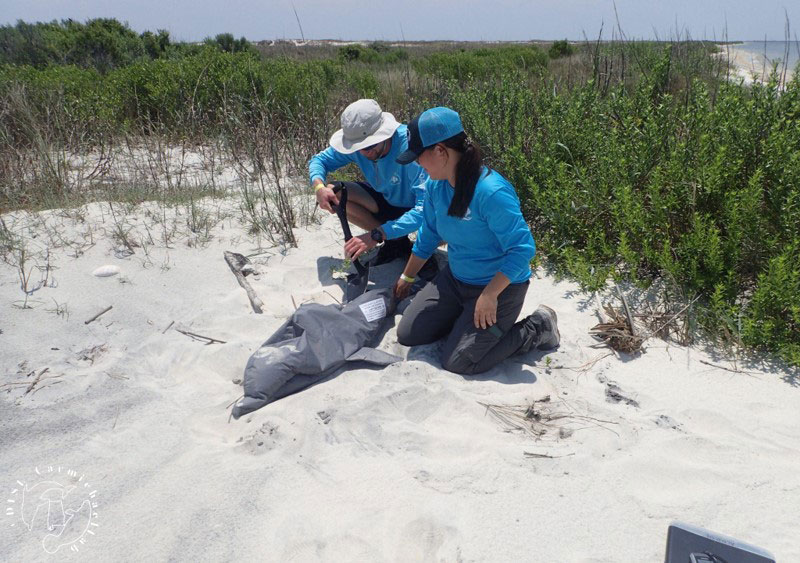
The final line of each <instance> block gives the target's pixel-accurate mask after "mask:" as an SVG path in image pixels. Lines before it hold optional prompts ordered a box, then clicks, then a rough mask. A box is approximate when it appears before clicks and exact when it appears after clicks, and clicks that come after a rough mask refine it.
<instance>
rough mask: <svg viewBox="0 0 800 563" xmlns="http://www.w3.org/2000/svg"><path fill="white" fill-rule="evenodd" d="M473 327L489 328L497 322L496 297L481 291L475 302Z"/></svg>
mask: <svg viewBox="0 0 800 563" xmlns="http://www.w3.org/2000/svg"><path fill="white" fill-rule="evenodd" d="M473 320H474V321H475V328H483V329H486V328H489V327H490V326H492V325H494V323H496V322H497V297H495V296H492V295H487V294H486V293H485V292H484V293H481V294H480V296H479V297H478V301H477V303H475V316H474V319H473Z"/></svg>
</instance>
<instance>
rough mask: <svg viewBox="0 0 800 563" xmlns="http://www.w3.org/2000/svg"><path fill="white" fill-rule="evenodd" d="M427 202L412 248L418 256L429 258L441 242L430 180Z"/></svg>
mask: <svg viewBox="0 0 800 563" xmlns="http://www.w3.org/2000/svg"><path fill="white" fill-rule="evenodd" d="M424 193H425V202H424V204H423V206H422V224H421V225H420V227H419V232H418V233H417V241H416V242H415V243H414V247H413V248H412V249H411V252H413V253H414V254H415V255H416V256H418V257H419V258H422V259H423V260H427V259H428V258H430V257H431V255H432V254H433V253H434V251H435V250H436V247H437V246H439V242H441V240H442V239H441V237H440V236H439V232H438V231H437V230H436V213H435V211H434V209H433V203H432V201H431V190H430V181H429V182H428V183H426V188H425V192H424Z"/></svg>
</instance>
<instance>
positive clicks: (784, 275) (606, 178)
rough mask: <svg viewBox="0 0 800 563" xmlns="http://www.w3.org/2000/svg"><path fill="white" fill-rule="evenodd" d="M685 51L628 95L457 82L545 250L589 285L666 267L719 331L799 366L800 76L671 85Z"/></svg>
mask: <svg viewBox="0 0 800 563" xmlns="http://www.w3.org/2000/svg"><path fill="white" fill-rule="evenodd" d="M670 63H671V61H670V54H669V53H665V54H662V57H661V59H660V61H659V62H658V63H657V64H656V65H655V66H654V67H653V68H652V69H651V72H650V73H649V74H648V75H647V76H646V77H643V78H642V79H641V80H640V81H639V83H638V85H637V87H636V89H635V90H634V91H633V92H631V93H628V92H626V90H625V89H624V88H623V87H621V86H620V87H618V88H616V89H614V90H612V91H611V92H610V93H609V95H605V96H604V95H603V94H602V92H601V90H600V89H599V88H598V86H597V84H595V83H591V82H590V83H589V84H587V85H585V86H582V87H580V88H576V89H575V90H573V91H571V92H569V93H566V94H563V95H558V96H554V95H553V93H552V90H549V89H548V88H546V87H545V88H541V89H539V90H533V89H531V88H530V87H529V85H528V84H526V83H525V82H523V81H519V80H518V81H508V80H504V81H502V82H501V81H494V82H492V83H491V84H485V85H484V86H483V87H480V88H470V89H466V90H463V89H462V90H458V89H456V90H454V92H453V102H454V105H455V106H456V107H458V108H459V109H460V110H461V112H462V116H463V117H464V119H465V121H466V123H467V124H468V126H469V128H470V129H471V130H472V131H473V132H474V134H475V136H476V138H478V139H479V140H481V141H483V142H484V143H485V145H486V148H487V150H488V152H489V153H490V154H491V155H492V159H493V163H494V164H495V165H496V166H497V167H498V168H499V169H500V170H502V171H503V172H504V173H506V174H507V175H508V176H509V177H510V178H511V179H512V181H513V183H514V184H515V186H516V187H517V190H518V191H519V193H520V197H521V199H522V201H523V207H524V211H525V213H526V216H527V217H528V219H529V221H530V222H531V224H532V225H533V228H534V232H535V236H536V237H537V240H538V242H539V245H540V248H542V249H543V250H544V252H545V253H546V254H547V256H548V257H549V258H551V259H552V260H553V261H554V262H555V263H556V264H557V265H559V266H560V267H561V268H563V269H564V270H566V271H568V272H569V273H570V274H572V275H574V276H576V277H577V278H578V279H580V280H581V281H582V282H583V283H584V284H585V286H587V287H590V288H598V287H602V286H604V285H605V283H606V281H607V279H608V278H609V276H611V277H616V278H618V279H627V280H632V281H634V282H637V283H640V284H642V285H647V284H649V283H651V282H653V281H654V280H657V279H666V280H668V281H670V282H671V283H673V284H675V286H677V287H678V288H680V289H681V290H682V291H684V292H685V293H686V294H688V295H689V296H690V297H692V298H693V297H695V296H700V297H701V299H700V301H701V302H702V303H704V304H705V305H706V308H705V309H704V311H703V313H702V315H701V317H702V319H701V321H702V322H703V323H704V325H705V327H706V328H708V329H709V331H710V333H712V334H714V333H717V334H720V333H728V334H739V335H740V337H741V339H742V341H743V342H744V343H745V344H746V345H748V346H751V347H754V348H762V349H765V350H772V351H778V352H779V353H781V354H782V355H783V356H784V358H786V359H787V360H789V361H791V362H793V363H795V364H798V363H800V252H798V250H800V246H798V241H799V240H800V206H798V203H800V78H795V80H794V82H792V84H791V85H790V86H789V88H788V90H787V91H786V92H784V93H783V94H781V95H779V93H778V89H777V85H776V83H774V82H773V83H772V84H768V85H756V86H753V87H752V88H745V87H742V86H740V85H738V84H722V85H720V86H719V88H718V90H717V92H716V94H715V98H714V99H713V101H712V95H711V92H710V91H709V88H708V86H706V85H705V84H704V83H702V82H700V81H694V82H693V83H692V84H691V87H690V88H687V89H686V90H685V91H681V92H679V93H678V94H677V95H675V94H673V93H671V92H670V90H669V88H668V85H669V84H670V83H671V82H672V78H673V77H672V76H670V74H671V72H672V71H674V69H675V68H676V67H675V65H672V64H670Z"/></svg>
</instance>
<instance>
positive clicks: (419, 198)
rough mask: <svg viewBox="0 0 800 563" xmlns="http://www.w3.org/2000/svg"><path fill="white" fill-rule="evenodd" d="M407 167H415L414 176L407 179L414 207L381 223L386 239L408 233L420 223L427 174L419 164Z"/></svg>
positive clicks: (417, 227) (416, 228)
mask: <svg viewBox="0 0 800 563" xmlns="http://www.w3.org/2000/svg"><path fill="white" fill-rule="evenodd" d="M408 168H416V169H417V175H416V178H410V179H409V184H410V185H411V190H412V191H413V192H414V207H412V208H411V209H409V210H408V211H406V212H405V213H404V214H403V215H401V216H400V217H398V218H397V219H394V220H392V221H387V222H386V223H384V224H383V225H381V228H382V229H383V232H384V233H386V238H387V239H394V238H399V237H402V236H404V235H407V234H408V233H413V232H414V231H416V230H418V229H419V228H420V226H421V225H422V210H423V208H424V207H425V185H426V183H427V181H428V174H427V172H425V169H424V168H422V167H421V166H416V167H410V166H409V167H408ZM412 173H413V172H412Z"/></svg>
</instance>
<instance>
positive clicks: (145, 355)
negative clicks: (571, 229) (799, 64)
mask: <svg viewBox="0 0 800 563" xmlns="http://www.w3.org/2000/svg"><path fill="white" fill-rule="evenodd" d="M220 216H222V215H220ZM178 219H180V218H178ZM4 220H5V222H6V224H7V225H8V226H9V227H11V226H12V225H13V226H14V229H15V230H17V232H22V233H24V237H25V240H26V242H27V244H28V245H29V247H30V248H31V249H33V250H32V251H36V252H38V254H36V256H37V258H36V263H37V264H38V265H39V266H40V267H41V268H44V271H43V270H39V269H34V270H33V280H34V281H37V280H41V279H42V275H44V274H45V273H47V274H48V276H49V279H48V286H47V287H42V288H41V289H39V290H38V291H36V292H34V293H33V294H32V295H31V296H30V298H29V304H31V302H32V305H33V308H30V309H22V308H20V306H21V305H22V304H23V301H24V294H23V293H22V291H20V288H19V285H20V282H19V278H18V271H17V270H16V269H15V268H13V267H12V266H10V265H8V264H5V263H0V329H2V334H0V366H2V372H0V373H1V376H0V377H2V379H0V386H2V387H0V389H2V391H0V478H2V480H1V481H0V482H1V483H2V490H3V492H4V494H5V495H6V498H3V502H4V503H5V504H6V512H5V513H4V514H1V515H0V518H2V519H4V520H3V522H2V524H3V525H2V526H0V560H7V561H35V560H44V559H46V558H47V557H51V556H48V554H47V553H46V552H45V550H44V547H45V544H43V541H44V539H45V538H46V536H47V534H48V530H47V529H46V524H45V522H46V518H44V519H42V518H39V519H38V520H35V521H33V522H32V526H31V529H30V530H29V529H28V527H27V526H26V525H25V521H24V520H23V517H22V510H21V502H20V498H21V491H22V490H24V487H25V486H30V485H32V484H35V483H37V482H40V481H42V480H43V479H45V478H47V476H50V477H53V478H54V480H56V481H59V482H61V483H62V484H64V483H65V482H71V483H73V484H75V485H76V489H75V491H74V492H72V493H70V494H69V495H67V496H65V497H64V498H65V500H64V508H67V507H68V506H70V507H72V509H77V507H78V506H79V505H80V504H81V502H80V500H81V498H82V497H81V495H82V494H83V493H84V492H86V494H88V488H83V487H82V486H81V485H82V483H83V481H80V480H79V476H83V477H84V480H86V481H89V482H91V485H92V487H91V488H92V491H95V495H94V497H92V499H93V502H95V504H96V507H95V514H96V519H95V520H94V522H93V523H94V524H96V526H93V527H92V528H91V529H90V532H91V533H89V534H83V535H82V537H83V540H85V543H79V542H78V543H74V544H68V543H67V542H66V539H65V540H64V545H63V546H62V547H61V549H60V550H59V551H58V552H57V554H58V556H60V557H64V558H65V559H67V560H78V559H81V560H88V561H140V560H156V561H162V560H180V561H221V560H224V561H228V560H262V561H398V562H401V561H402V562H407V561H543V562H549V561H592V562H600V561H607V562H618V561H658V560H659V559H663V552H664V545H665V538H666V531H667V526H668V525H669V523H670V522H671V521H672V520H675V519H679V520H682V521H686V522H689V523H692V524H695V525H699V526H703V527H706V528H709V529H712V530H715V531H717V532H720V533H724V534H728V535H731V536H734V537H737V538H740V539H742V540H744V541H748V542H750V543H754V544H756V545H759V546H762V547H764V548H766V549H768V550H770V551H772V552H773V553H774V554H775V555H776V556H777V558H778V560H780V561H798V560H800V541H798V534H797V515H798V507H800V432H799V431H798V428H800V388H798V387H799V385H798V384H799V383H800V381H798V379H797V376H796V374H793V373H790V372H785V371H783V372H782V371H779V370H777V369H772V370H762V369H758V368H756V367H752V366H745V365H742V364H739V365H738V366H736V368H734V366H733V365H732V364H730V363H729V362H727V361H726V360H725V359H723V358H719V357H713V356H712V355H709V353H707V352H705V351H703V350H700V349H696V348H683V347H679V346H675V345H668V344H667V343H665V342H663V341H659V340H650V341H648V342H647V344H646V346H645V347H646V350H645V352H644V353H643V354H642V355H641V356H639V357H636V358H629V357H622V358H620V357H618V356H615V355H608V354H607V352H608V350H607V349H604V348H596V347H592V346H593V345H594V344H595V342H594V341H593V340H592V338H591V337H590V336H589V335H588V329H589V328H590V327H591V326H593V325H594V324H596V323H597V318H596V316H595V312H596V310H597V308H598V302H597V300H596V299H595V298H594V297H593V296H591V295H587V294H584V293H581V292H579V291H578V288H577V287H576V286H574V285H573V284H570V283H567V282H557V281H555V280H554V279H553V278H551V277H547V276H545V275H544V274H543V273H542V272H537V275H536V277H535V279H534V280H533V281H532V284H531V288H530V292H529V295H528V298H527V301H526V304H525V308H524V310H523V314H528V313H530V312H532V311H533V310H534V309H535V308H536V307H537V306H538V304H540V303H547V304H548V305H550V306H552V307H553V308H555V309H556V310H557V312H558V315H559V321H560V329H561V334H562V345H561V347H560V349H559V350H557V351H556V352H553V353H550V354H547V355H545V354H542V353H535V354H529V355H527V356H522V357H516V358H514V359H513V360H509V361H507V362H505V363H504V364H502V365H499V366H497V367H496V368H494V369H493V370H491V371H490V372H489V373H487V374H485V375H484V376H481V377H477V378H469V379H465V378H462V377H460V376H457V375H454V374H452V373H448V372H446V371H443V370H442V369H441V367H440V364H439V360H438V353H439V347H438V345H431V346H423V347H418V348H414V349H408V348H405V347H403V346H400V345H399V344H398V343H397V341H396V338H395V329H394V328H390V329H389V330H388V331H387V332H386V334H385V336H384V338H383V339H382V341H381V343H380V345H379V346H380V348H382V349H385V350H387V351H390V352H392V353H396V354H399V355H402V356H403V357H406V358H407V360H406V361H405V362H402V363H399V364H395V365H393V366H390V367H388V368H385V369H383V370H375V369H354V370H348V371H345V372H342V373H338V374H337V375H336V377H334V378H332V379H330V380H328V381H326V382H325V383H323V384H320V385H318V386H316V387H313V388H311V389H308V390H306V391H304V392H301V393H299V394H296V395H293V396H291V397H288V398H286V399H284V400H281V401H278V402H276V403H273V404H271V405H268V406H267V407H265V408H263V409H261V410H259V411H257V412H255V413H253V414H252V415H248V416H246V417H243V418H242V419H241V420H239V421H229V420H228V412H229V411H228V406H229V405H230V404H231V403H232V402H233V401H234V400H235V399H237V398H238V397H239V395H240V387H239V385H237V384H236V383H234V381H237V382H238V380H240V378H241V377H242V370H243V368H244V365H245V363H246V361H247V359H248V357H249V355H250V354H251V353H252V352H253V351H254V350H255V349H256V347H257V346H258V345H259V344H260V343H261V342H262V341H264V340H265V339H266V338H267V337H268V336H269V335H270V334H271V333H272V331H273V330H274V329H276V328H277V327H278V326H279V325H280V324H281V323H282V322H283V320H284V319H285V318H286V316H287V315H288V314H289V313H290V312H291V311H292V310H293V309H294V304H293V300H294V303H296V304H297V305H300V303H302V302H305V301H309V300H314V301H318V302H321V303H333V302H334V299H338V298H340V297H341V294H342V290H341V287H340V286H339V285H338V284H337V282H336V281H335V280H334V279H332V277H331V270H332V268H335V267H336V266H337V265H338V264H339V262H340V261H339V257H340V256H341V245H340V242H339V236H340V235H339V232H338V224H337V222H336V218H335V217H332V216H331V217H326V218H325V219H324V220H323V222H322V224H321V225H320V226H314V227H310V228H308V229H302V230H299V231H298V237H299V240H300V246H299V248H297V249H288V250H286V251H285V252H284V253H281V252H279V250H278V249H275V248H269V247H266V246H265V247H263V248H259V247H258V245H257V244H256V243H255V242H254V241H253V239H252V237H250V236H248V235H246V234H245V232H244V230H243V229H242V228H241V227H240V226H239V225H238V223H237V222H236V221H234V220H233V219H230V218H227V219H223V220H222V221H221V222H219V223H218V224H217V225H216V226H215V227H214V229H213V230H212V232H211V234H212V236H211V238H210V240H198V237H197V236H196V235H192V234H188V235H187V233H186V232H185V230H184V231H181V230H178V231H176V233H175V235H174V237H173V238H172V240H171V241H170V245H169V246H170V247H169V248H166V247H165V245H164V244H163V242H160V243H159V242H158V227H150V228H151V229H154V230H153V235H152V236H153V239H154V242H153V244H149V245H148V244H144V245H143V246H138V247H137V246H134V247H133V250H134V254H132V255H129V256H125V254H126V252H121V251H120V245H119V244H118V242H117V241H115V240H114V239H113V237H112V232H113V230H114V225H113V223H112V220H111V218H110V217H109V214H108V211H107V208H104V204H103V205H101V204H93V205H91V206H89V208H88V209H87V210H86V213H85V214H84V217H83V221H80V220H77V219H76V217H74V214H73V216H72V217H65V216H64V214H59V213H57V212H45V213H42V214H38V215H15V216H10V215H7V216H5V217H4ZM148 220H149V219H148V218H147V217H146V214H145V212H144V209H142V208H139V209H138V210H135V211H132V212H131V213H130V214H129V215H127V216H126V218H125V221H126V223H125V224H126V226H129V227H130V228H131V229H132V230H130V231H129V233H130V237H131V239H133V240H146V239H147V236H146V234H145V233H146V229H145V228H144V226H145V225H146V224H147V222H148ZM178 222H180V221H178ZM54 233H59V236H58V237H56V236H55V234H54ZM59 238H60V240H62V241H69V242H70V243H69V244H66V242H65V243H64V244H60V243H58V240H59ZM59 244H60V246H59ZM48 248H49V264H50V268H51V269H50V270H49V272H47V271H46V266H45V263H46V262H45V256H46V255H45V254H43V252H44V251H45V249H48ZM123 250H124V248H123ZM223 250H234V251H236V252H241V253H243V254H246V255H251V254H254V253H258V254H257V255H256V256H253V258H252V261H253V262H254V264H255V265H256V267H257V268H258V270H259V271H260V272H261V273H260V275H259V276H258V278H257V279H255V280H253V281H252V283H253V286H254V288H255V290H256V292H257V293H258V294H259V295H260V296H261V298H262V299H263V301H264V303H265V313H264V314H263V315H256V314H254V313H253V312H252V310H251V308H250V305H249V303H248V301H247V298H246V295H245V292H244V291H243V290H242V289H241V288H240V287H239V286H238V285H237V283H236V280H235V279H234V277H233V275H232V274H231V272H230V270H229V269H228V266H227V265H226V263H225V262H224V260H223V257H222V252H223ZM115 252H116V255H115ZM118 256H119V257H118ZM31 260H33V258H31ZM29 264H30V265H31V266H32V265H33V262H30V263H29ZM103 265H115V266H118V267H119V268H120V274H118V275H116V276H111V277H102V278H101V277H95V276H92V275H91V273H92V272H93V271H94V270H95V269H96V268H98V267H100V266H103ZM400 267H401V266H400V265H399V264H393V265H388V266H384V267H382V268H381V269H380V271H378V272H377V273H376V275H377V277H376V279H377V280H379V281H380V282H383V283H389V282H390V281H391V280H392V279H393V278H394V277H395V276H396V275H397V273H398V272H399V268H400ZM110 305H111V306H113V308H112V309H111V310H109V311H108V312H106V313H105V314H103V315H102V316H100V317H99V318H98V319H97V320H95V321H93V322H91V323H90V324H85V321H86V320H88V319H89V318H91V317H92V316H94V315H95V314H97V313H98V312H100V311H101V310H103V309H104V308H106V307H108V306H110ZM65 307H66V309H67V310H66V311H65V310H64V309H65ZM59 309H60V310H61V314H59ZM67 312H68V316H67ZM173 322H174V324H171V323H173ZM168 327H169V328H168ZM176 329H182V330H185V331H189V332H194V333H197V334H200V335H204V336H208V337H211V338H213V339H216V340H220V341H224V343H213V344H208V345H206V344H204V343H203V342H200V341H197V340H194V339H192V338H190V337H189V336H187V335H185V334H182V333H181V332H178V330H176ZM703 361H705V362H708V363H703ZM709 364H714V365H716V366H725V367H727V368H730V369H739V370H745V373H743V372H741V371H739V372H736V373H735V372H733V371H728V370H725V369H721V368H719V367H713V366H711V365H709ZM45 369H46V371H43V370H45ZM37 377H38V381H37V382H36V383H35V385H32V384H33V382H34V380H36V378H37ZM612 385H613V386H615V387H611V386H612ZM609 389H614V390H616V391H617V392H616V394H615V393H609ZM609 395H611V396H613V397H616V398H617V399H619V400H618V401H615V400H612V399H611V398H609ZM548 396H549V398H550V400H549V402H540V403H536V406H535V408H536V409H537V412H539V413H540V415H541V416H542V423H541V424H539V425H537V426H536V428H538V429H540V430H544V431H545V433H544V434H543V435H541V436H538V437H536V436H534V435H532V434H531V433H523V432H519V431H513V432H512V431H509V430H508V427H507V426H505V425H504V424H503V423H501V422H500V421H499V420H498V419H497V418H496V417H495V416H493V415H492V414H491V412H489V410H487V407H486V406H484V405H499V406H506V407H512V406H519V407H521V408H525V407H526V406H528V405H530V404H531V402H532V401H534V400H542V399H544V398H545V397H548ZM542 456H549V457H542ZM47 467H51V469H50V471H49V472H48V471H47V469H46V468H47ZM53 468H62V471H61V472H59V471H57V470H56V469H53ZM67 468H71V469H74V470H75V471H76V472H77V473H76V476H68V475H67V473H66V471H67ZM37 470H38V473H37ZM55 477H58V479H55ZM6 499H8V500H12V501H14V500H16V501H17V502H11V503H8V502H7V500H6ZM26 506H30V504H28V505H26ZM9 507H10V508H9ZM76 518H77V517H76ZM76 521H77V520H73V521H72V522H73V523H74V522H76ZM60 530H61V529H60V528H59V529H58V530H55V531H52V530H51V531H50V533H56V532H58V531H60ZM63 530H64V531H63V533H62V536H65V535H66V534H67V533H68V532H69V533H75V534H77V533H78V532H80V530H79V529H78V528H76V526H75V525H72V526H71V527H70V526H65V527H63ZM76 530H78V532H76ZM49 541H50V544H53V542H54V541H55V540H54V539H53V538H50V540H49ZM55 543H56V544H57V543H58V542H55ZM71 547H75V548H78V549H79V551H78V552H77V553H76V552H75V550H74V549H73V550H70V548H71Z"/></svg>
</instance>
